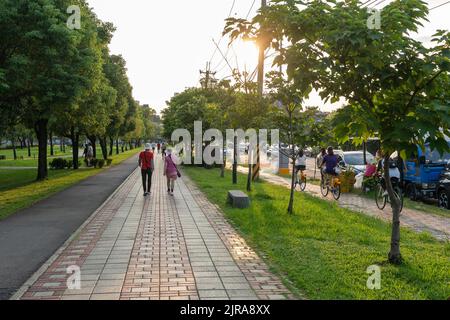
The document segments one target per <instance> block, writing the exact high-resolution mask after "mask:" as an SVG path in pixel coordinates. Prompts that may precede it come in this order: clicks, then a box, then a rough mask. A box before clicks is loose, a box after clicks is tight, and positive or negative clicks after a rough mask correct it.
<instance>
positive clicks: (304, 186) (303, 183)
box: [300, 177, 306, 191]
mask: <svg viewBox="0 0 450 320" xmlns="http://www.w3.org/2000/svg"><path fill="white" fill-rule="evenodd" d="M305 189H306V177H305V178H303V179H302V181H300V190H301V191H305Z"/></svg>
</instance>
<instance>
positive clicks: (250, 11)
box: [245, 0, 256, 20]
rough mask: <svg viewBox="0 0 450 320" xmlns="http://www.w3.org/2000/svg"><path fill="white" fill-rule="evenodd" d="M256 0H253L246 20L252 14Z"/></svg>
mask: <svg viewBox="0 0 450 320" xmlns="http://www.w3.org/2000/svg"><path fill="white" fill-rule="evenodd" d="M255 3H256V0H253V3H252V5H251V7H250V9H249V10H248V13H247V16H246V17H245V20H248V17H249V16H250V13H252V9H253V7H254V6H255Z"/></svg>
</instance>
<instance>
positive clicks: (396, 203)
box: [384, 155, 402, 264]
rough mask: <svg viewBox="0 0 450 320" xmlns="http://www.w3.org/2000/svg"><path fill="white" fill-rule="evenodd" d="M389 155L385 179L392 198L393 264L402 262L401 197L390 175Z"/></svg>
mask: <svg viewBox="0 0 450 320" xmlns="http://www.w3.org/2000/svg"><path fill="white" fill-rule="evenodd" d="M389 158H390V157H389V155H387V156H385V157H384V180H385V182H386V190H387V192H388V194H389V198H390V200H391V208H392V234H391V251H390V252H389V262H390V263H392V264H401V263H402V255H401V253H400V205H401V203H400V199H398V198H397V197H396V196H395V195H394V188H393V186H392V182H391V177H390V175H389Z"/></svg>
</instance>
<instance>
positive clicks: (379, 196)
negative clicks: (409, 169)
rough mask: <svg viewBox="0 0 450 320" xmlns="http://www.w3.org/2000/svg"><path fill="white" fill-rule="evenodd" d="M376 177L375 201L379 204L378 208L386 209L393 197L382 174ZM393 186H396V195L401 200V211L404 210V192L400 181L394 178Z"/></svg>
mask: <svg viewBox="0 0 450 320" xmlns="http://www.w3.org/2000/svg"><path fill="white" fill-rule="evenodd" d="M375 179H376V182H377V184H376V187H375V202H376V204H377V207H378V209H380V210H384V208H385V207H386V204H387V203H391V199H390V197H389V194H388V192H387V190H386V187H385V183H384V181H383V177H382V176H381V175H377V176H376V177H375ZM392 186H393V188H394V195H395V197H396V198H397V199H398V200H400V212H402V210H403V192H402V189H401V188H400V186H399V183H398V182H397V181H396V180H395V179H393V180H392Z"/></svg>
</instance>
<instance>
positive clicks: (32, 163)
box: [0, 146, 115, 168]
mask: <svg viewBox="0 0 450 320" xmlns="http://www.w3.org/2000/svg"><path fill="white" fill-rule="evenodd" d="M53 151H54V152H53V154H54V155H53V156H51V155H50V147H48V153H47V156H48V160H49V162H50V161H51V160H52V159H53V158H70V157H72V147H70V146H66V152H61V151H60V149H59V146H55V147H54V150H53ZM82 154H83V151H82V149H80V151H79V156H80V160H82ZM101 154H102V149H101V148H100V147H97V157H99V158H101ZM0 155H5V156H6V160H0V168H1V167H30V168H35V167H37V166H38V160H37V159H38V148H37V147H34V148H32V149H31V157H28V151H27V149H26V148H24V149H22V150H21V149H17V157H18V159H17V160H14V155H13V150H12V149H2V150H0ZM99 155H100V156H99ZM114 155H115V149H114ZM21 157H23V159H21Z"/></svg>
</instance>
